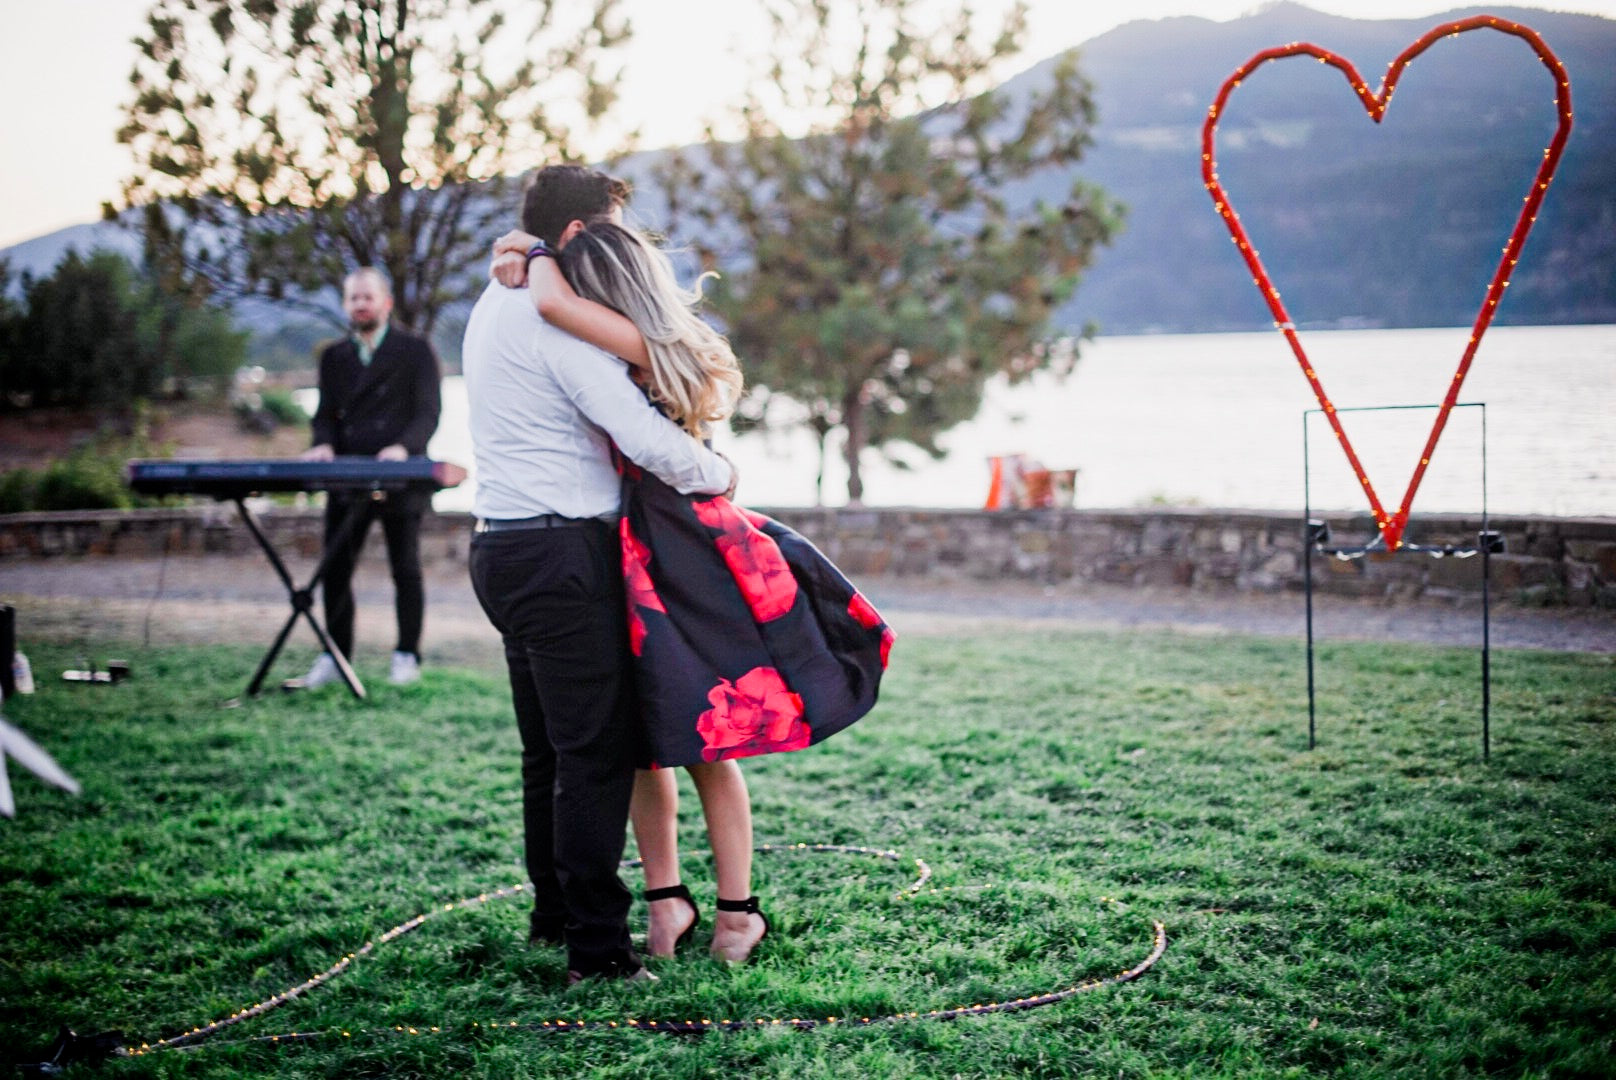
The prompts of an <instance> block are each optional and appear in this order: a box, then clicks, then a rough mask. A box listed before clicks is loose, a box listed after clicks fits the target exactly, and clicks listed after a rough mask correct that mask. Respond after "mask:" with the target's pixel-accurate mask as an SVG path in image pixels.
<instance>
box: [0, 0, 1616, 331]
mask: <svg viewBox="0 0 1616 1080" xmlns="http://www.w3.org/2000/svg"><path fill="white" fill-rule="evenodd" d="M1482 12H1487V13H1491V14H1495V15H1498V16H1500V17H1502V18H1505V19H1509V20H1512V21H1515V22H1520V23H1523V24H1525V25H1527V26H1530V27H1531V28H1532V29H1534V30H1536V31H1537V32H1538V33H1539V34H1541V35H1542V36H1543V38H1544V39H1545V40H1546V41H1547V43H1548V44H1549V46H1550V47H1551V48H1553V49H1554V51H1555V52H1556V54H1557V55H1558V56H1559V57H1560V59H1561V60H1562V61H1563V62H1564V63H1565V65H1566V68H1567V69H1568V70H1569V72H1570V74H1571V83H1572V95H1573V102H1574V105H1575V111H1576V125H1575V128H1574V130H1573V132H1572V135H1571V141H1570V144H1569V146H1568V148H1567V151H1566V154H1565V157H1564V159H1563V161H1562V163H1561V167H1560V171H1559V174H1558V176H1557V177H1556V179H1555V182H1554V186H1553V188H1552V189H1551V190H1550V192H1549V194H1548V198H1547V201H1546V202H1545V204H1544V208H1543V212H1542V214H1541V215H1540V218H1539V221H1538V223H1537V227H1536V229H1535V231H1534V232H1533V233H1532V236H1531V239H1530V240H1529V241H1528V243H1527V245H1526V249H1525V252H1524V255H1523V258H1522V261H1521V266H1520V268H1519V270H1518V271H1517V272H1516V274H1515V275H1514V277H1513V279H1512V283H1511V286H1510V290H1509V293H1508V294H1507V297H1506V302H1505V303H1504V304H1503V305H1502V306H1501V308H1500V311H1499V315H1498V319H1497V321H1498V322H1499V323H1501V324H1511V323H1513V324H1535V323H1590V322H1616V64H1613V63H1612V57H1616V21H1612V20H1609V19H1602V18H1597V17H1594V16H1588V15H1566V14H1559V13H1554V12H1546V11H1538V10H1530V9H1522V8H1485V9H1484V8H1465V9H1460V10H1457V11H1454V12H1451V13H1448V14H1445V15H1440V16H1431V17H1429V18H1422V19H1413V20H1379V21H1367V20H1357V19H1346V18H1340V17H1337V16H1332V15H1324V14H1320V13H1318V12H1315V11H1312V10H1310V9H1308V8H1305V7H1302V6H1300V5H1298V4H1292V3H1279V4H1273V5H1271V6H1269V7H1267V8H1264V9H1262V10H1261V11H1259V12H1257V13H1256V14H1253V15H1251V16H1248V17H1246V18H1242V19H1237V20H1234V21H1231V22H1227V23H1217V22H1211V21H1209V20H1206V19H1200V18H1173V19H1162V20H1142V21H1137V22H1131V23H1128V24H1126V25H1123V26H1120V27H1118V28H1117V29H1115V30H1113V31H1111V32H1110V33H1107V34H1104V35H1102V36H1100V37H1097V38H1095V39H1093V40H1092V41H1090V42H1088V43H1086V44H1085V45H1084V46H1082V48H1081V50H1080V56H1081V59H1082V68H1083V70H1084V72H1085V73H1086V74H1087V76H1088V77H1089V78H1090V80H1091V81H1092V82H1093V83H1094V85H1095V92H1096V96H1097V103H1098V106H1099V113H1100V122H1099V126H1098V128H1097V129H1096V133H1095V134H1096V144H1095V146H1094V148H1093V149H1092V150H1091V151H1090V152H1089V154H1088V155H1087V156H1086V157H1085V158H1084V160H1083V161H1082V162H1081V163H1080V164H1079V166H1078V167H1077V168H1076V169H1075V170H1069V171H1063V172H1060V173H1058V174H1046V175H1043V176H1041V177H1037V178H1035V179H1034V180H1032V181H1030V182H1028V183H1026V184H1024V185H1022V187H1021V189H1020V190H1018V192H1017V193H1016V195H1017V197H1018V198H1023V199H1030V198H1032V197H1035V196H1040V195H1041V196H1043V197H1046V198H1049V197H1056V196H1057V195H1058V194H1059V193H1061V192H1064V190H1065V189H1066V188H1067V187H1069V186H1070V183H1071V180H1072V177H1073V175H1077V176H1081V177H1083V178H1084V179H1086V180H1089V181H1092V182H1094V183H1097V184H1099V185H1100V186H1101V187H1103V188H1105V189H1107V190H1108V191H1109V192H1110V193H1111V194H1113V195H1115V196H1116V197H1118V198H1120V199H1121V200H1123V201H1124V202H1125V203H1127V204H1128V207H1129V213H1128V221H1127V227H1126V230H1125V231H1124V232H1123V234H1122V235H1121V236H1120V237H1119V238H1118V239H1117V241H1116V242H1115V243H1114V244H1113V245H1112V247H1110V248H1109V249H1106V250H1103V251H1102V252H1101V253H1100V255H1099V257H1098V261H1097V262H1096V264H1095V266H1094V267H1093V268H1092V270H1091V271H1090V272H1089V273H1088V275H1087V276H1086V277H1085V279H1084V282H1083V285H1082V286H1081V288H1080V289H1079V291H1078V293H1077V295H1076V296H1075V297H1074V298H1073V300H1072V302H1071V303H1070V304H1068V305H1067V307H1066V308H1065V309H1063V310H1062V312H1061V313H1060V314H1059V317H1058V322H1059V324H1060V325H1061V326H1062V327H1063V328H1066V329H1072V330H1075V329H1077V328H1079V327H1081V326H1082V325H1083V324H1084V323H1085V322H1089V321H1092V322H1095V323H1097V324H1098V325H1099V328H1100V331H1101V333H1107V334H1133V333H1147V332H1152V331H1173V332H1195V331H1218V330H1245V329H1257V328H1262V327H1266V326H1268V325H1269V315H1268V311H1267V308H1266V307H1264V306H1263V304H1262V302H1261V300H1260V299H1259V298H1258V296H1257V292H1256V289H1255V287H1254V286H1253V285H1252V283H1251V281H1250V278H1249V276H1248V274H1247V272H1246V268H1245V266H1244V264H1243V263H1242V262H1241V261H1240V259H1239V258H1238V256H1237V254H1236V253H1235V251H1234V248H1233V246H1232V245H1231V244H1230V243H1229V239H1228V234H1227V232H1226V231H1225V230H1224V228H1223V225H1222V223H1221V221H1220V220H1219V219H1218V217H1217V216H1216V214H1214V213H1213V211H1212V206H1211V202H1210V200H1209V199H1208V198H1207V195H1206V192H1205V190H1204V189H1203V188H1202V186H1201V175H1200V135H1201V124H1202V121H1203V119H1204V118H1205V115H1206V109H1207V106H1208V105H1209V104H1210V103H1211V101H1212V99H1213V97H1214V96H1215V95H1216V93H1217V90H1218V87H1219V86H1220V85H1221V84H1222V82H1223V80H1224V79H1225V78H1227V77H1228V75H1229V74H1230V73H1231V72H1232V71H1234V70H1235V68H1237V67H1239V66H1240V65H1241V64H1242V63H1244V62H1245V61H1246V60H1247V59H1249V58H1250V57H1251V56H1252V55H1254V54H1255V53H1257V52H1258V51H1260V50H1262V49H1265V48H1270V47H1273V46H1276V45H1283V44H1285V43H1288V42H1292V41H1309V42H1312V43H1313V44H1316V45H1319V46H1322V47H1324V48H1326V49H1330V50H1332V51H1334V52H1337V53H1340V54H1341V55H1343V56H1345V57H1346V58H1347V59H1349V60H1351V61H1352V62H1353V63H1354V64H1355V65H1356V66H1357V67H1358V70H1359V71H1360V72H1361V73H1362V74H1363V75H1364V77H1365V78H1366V79H1368V80H1369V82H1370V83H1371V85H1375V84H1378V82H1379V80H1380V76H1381V75H1382V74H1383V73H1384V71H1385V69H1386V66H1387V64H1389V63H1390V62H1391V60H1392V59H1393V58H1394V57H1395V56H1396V55H1397V54H1398V53H1399V52H1401V51H1402V50H1403V49H1404V48H1405V47H1407V46H1408V45H1409V44H1410V43H1412V42H1413V41H1414V40H1415V39H1417V38H1418V37H1420V36H1421V35H1422V34H1423V33H1424V32H1425V31H1426V30H1428V29H1430V28H1431V27H1433V26H1435V25H1437V24H1439V23H1442V22H1447V21H1451V20H1453V19H1457V18H1460V17H1463V16H1464V15H1470V14H1477V13H1482ZM1054 62H1055V61H1054V59H1050V60H1047V61H1045V62H1043V63H1041V64H1039V65H1037V66H1035V67H1033V68H1031V69H1029V70H1028V71H1026V72H1024V73H1023V74H1021V75H1019V76H1017V77H1016V78H1014V79H1011V80H1010V81H1009V82H1007V83H1006V84H1005V87H1004V89H1005V91H1006V92H1008V93H1011V94H1024V93H1026V92H1027V91H1028V90H1029V89H1030V88H1031V87H1032V86H1034V85H1036V84H1037V83H1038V82H1040V81H1042V80H1044V79H1047V78H1048V73H1049V70H1050V68H1051V66H1052V65H1053V64H1054ZM1553 101H1554V94H1553V85H1552V82H1551V80H1550V76H1549V73H1548V71H1547V69H1546V68H1544V66H1543V65H1542V64H1541V63H1540V62H1539V60H1538V58H1537V57H1536V56H1535V55H1534V54H1533V53H1532V51H1531V49H1530V48H1529V47H1528V46H1527V45H1526V43H1525V42H1523V41H1521V40H1520V39H1518V38H1515V37H1513V36H1509V35H1505V34H1500V33H1497V32H1494V31H1490V30H1489V31H1476V32H1472V33H1469V34H1466V35H1463V36H1461V37H1459V38H1457V39H1453V40H1444V41H1441V42H1438V43H1436V44H1435V45H1433V46H1432V47H1431V48H1430V49H1429V50H1427V52H1426V53H1425V54H1423V55H1422V56H1421V57H1419V58H1418V59H1416V60H1415V61H1414V62H1413V63H1412V64H1411V65H1410V66H1409V68H1408V70H1407V72H1406V73H1405V75H1404V77H1403V79H1402V81H1401V83H1400V85H1399V87H1398V90H1397V93H1396V95H1395V96H1394V98H1393V101H1392V105H1391V108H1390V109H1389V110H1388V112H1387V116H1386V120H1385V122H1384V123H1383V124H1381V125H1379V126H1376V125H1374V124H1372V123H1370V122H1369V120H1368V117H1367V116H1366V115H1365V113H1364V112H1363V109H1362V107H1361V106H1360V105H1359V104H1358V103H1357V100H1356V98H1355V97H1354V96H1353V95H1352V94H1351V93H1350V92H1349V90H1348V89H1347V86H1346V83H1345V81H1344V80H1343V79H1342V78H1341V77H1340V75H1339V73H1338V72H1336V71H1335V69H1333V68H1329V67H1325V66H1323V65H1320V64H1316V63H1313V62H1311V61H1307V60H1304V59H1290V60H1284V61H1279V62H1275V63H1270V64H1267V65H1264V67H1263V68H1261V69H1260V70H1259V71H1258V72H1257V73H1256V74H1255V75H1254V76H1253V77H1252V78H1251V79H1249V80H1248V81H1247V83H1246V85H1244V86H1242V87H1241V88H1240V89H1238V90H1237V91H1235V93H1234V96H1233V97H1232V98H1231V99H1230V108H1229V111H1228V112H1227V114H1226V115H1225V117H1224V119H1223V120H1222V122H1221V124H1220V126H1219V158H1220V160H1219V167H1220V168H1219V172H1220V176H1221V178H1222V180H1223V183H1224V186H1225V188H1226V189H1227V190H1228V192H1229V195H1230V197H1231V199H1232V200H1233V201H1234V203H1235V206H1236V208H1237V210H1239V212H1240V214H1241V218H1242V220H1243V221H1244V223H1245V225H1246V228H1247V231H1248V232H1249V233H1250V235H1251V236H1252V238H1253V240H1254V241H1255V243H1256V244H1257V247H1258V249H1259V250H1260V251H1261V252H1262V254H1263V258H1264V261H1265V263H1266V264H1267V266H1268V268H1269V270H1270V272H1271V273H1272V274H1273V276H1274V279H1275V282H1276V284H1277V285H1278V287H1279V289H1280V291H1281V293H1282V294H1283V295H1284V297H1285V302H1286V305H1287V307H1288V308H1289V309H1290V311H1291V313H1292V315H1293V316H1294V317H1295V318H1296V319H1297V320H1298V322H1300V323H1302V324H1304V325H1313V326H1393V327H1402V326H1453V325H1468V324H1469V323H1470V322H1471V321H1472V319H1473V318H1474V315H1475V310H1476V306H1477V304H1478V303H1479V302H1480V300H1481V297H1482V293H1483V291H1484V288H1485V285H1486V282H1487V280H1488V279H1489V277H1490V276H1491V274H1492V270H1493V267H1494V265H1495V264H1496V262H1497V259H1498V253H1499V250H1500V248H1502V246H1503V244H1504V243H1505V241H1506V240H1507V238H1508V233H1509V229H1510V227H1511V226H1512V224H1513V222H1514V216H1515V214H1516V213H1517V212H1518V209H1519V206H1520V200H1521V198H1522V195H1523V194H1524V190H1525V187H1526V185H1527V184H1528V183H1529V182H1530V179H1531V176H1532V172H1533V170H1535V168H1536V167H1537V162H1538V161H1539V160H1540V158H1541V154H1542V150H1543V147H1544V145H1545V144H1546V143H1547V141H1548V139H1549V137H1550V136H1551V135H1552V133H1553V131H1554V125H1555V115H1554V104H1553ZM656 156H657V155H656V154H655V153H654V152H653V153H649V154H641V155H637V156H636V157H635V159H633V160H631V161H629V162H627V163H625V164H624V165H623V170H624V171H625V172H626V173H629V174H631V175H633V176H634V177H635V179H636V181H637V186H638V188H639V196H638V198H637V210H638V216H639V218H640V219H641V220H642V221H645V222H647V223H649V224H652V225H656V224H659V223H660V220H661V216H662V207H663V205H664V204H663V200H662V199H661V198H660V193H659V192H656V191H655V190H653V189H652V187H651V186H650V184H649V183H648V179H647V178H648V177H649V175H650V165H651V164H652V162H653V161H654V159H655V157H656ZM109 234H111V238H112V239H111V242H112V243H114V244H117V245H118V246H122V247H128V246H132V241H131V239H130V238H129V237H128V235H127V234H122V235H121V236H120V235H118V234H119V230H116V229H115V228H113V227H111V226H105V225H95V226H79V227H76V228H74V229H68V230H63V231H62V232H59V233H53V234H51V235H49V236H45V237H41V238H39V239H36V240H32V241H29V242H27V243H25V244H21V245H18V246H16V247H14V248H12V249H10V251H7V252H4V253H0V254H4V255H7V256H9V257H11V258H12V261H13V265H14V267H15V268H18V269H28V270H32V271H34V272H35V273H40V272H44V271H47V270H49V268H50V267H51V266H53V265H54V264H55V262H56V260H57V259H59V258H60V257H61V254H62V252H63V251H64V250H66V248H67V247H68V246H78V247H80V248H83V247H84V246H87V244H89V243H92V242H94V241H91V240H90V239H89V238H90V237H96V238H102V239H107V238H109ZM676 239H677V237H676ZM244 316H245V317H246V318H247V319H248V321H249V323H250V324H251V325H253V326H254V327H255V328H257V329H259V330H260V331H262V332H263V337H264V340H265V341H266V342H270V341H272V339H273V340H275V341H276V342H278V344H277V345H275V346H274V347H275V348H279V349H280V351H281V352H283V353H295V352H298V351H300V350H302V349H304V348H305V347H306V345H305V343H306V341H307V340H312V338H313V337H317V336H319V334H320V333H323V332H325V331H324V330H321V329H318V328H314V327H298V326H295V325H293V326H280V325H278V324H277V322H276V316H275V315H273V314H269V315H266V314H265V313H264V312H263V311H262V310H256V311H253V312H251V313H244ZM288 321H289V320H288ZM444 324H445V325H444V333H443V334H442V335H440V336H441V337H442V338H443V339H444V340H443V342H442V344H443V346H444V353H445V357H446V359H449V360H450V361H451V362H453V359H454V357H455V356H456V355H457V353H458V341H456V340H454V339H455V338H456V337H457V336H458V333H457V331H456V330H455V327H456V326H458V324H459V320H458V319H457V318H455V317H454V315H453V314H452V313H451V315H450V316H449V317H448V318H446V319H445V320H444ZM268 351H271V347H270V346H268V345H266V352H268Z"/></svg>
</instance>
